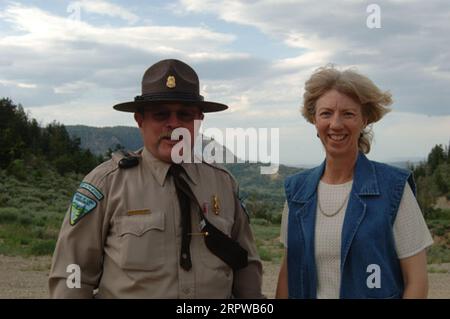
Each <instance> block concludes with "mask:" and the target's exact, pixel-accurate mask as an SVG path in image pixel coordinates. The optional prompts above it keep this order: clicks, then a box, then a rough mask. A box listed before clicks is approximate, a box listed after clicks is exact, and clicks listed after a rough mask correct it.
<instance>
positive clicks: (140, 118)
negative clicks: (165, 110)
mask: <svg viewBox="0 0 450 319" xmlns="http://www.w3.org/2000/svg"><path fill="white" fill-rule="evenodd" d="M134 120H135V121H136V123H137V125H138V127H139V128H142V122H143V121H144V115H143V114H142V113H140V112H135V113H134Z"/></svg>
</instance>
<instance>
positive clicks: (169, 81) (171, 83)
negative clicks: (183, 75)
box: [166, 75, 177, 89]
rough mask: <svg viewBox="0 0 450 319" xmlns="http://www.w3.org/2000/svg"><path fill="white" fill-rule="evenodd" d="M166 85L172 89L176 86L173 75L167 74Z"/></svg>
mask: <svg viewBox="0 0 450 319" xmlns="http://www.w3.org/2000/svg"><path fill="white" fill-rule="evenodd" d="M166 86H167V87H168V88H169V89H173V88H174V87H176V86H177V83H176V81H175V77H174V76H173V75H169V76H168V77H167V82H166Z"/></svg>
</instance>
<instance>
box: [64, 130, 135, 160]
mask: <svg viewBox="0 0 450 319" xmlns="http://www.w3.org/2000/svg"><path fill="white" fill-rule="evenodd" d="M66 129H67V132H68V133H69V135H70V136H71V137H72V138H74V139H76V138H79V139H80V146H81V147H82V148H84V149H88V150H90V151H91V152H92V153H94V154H97V155H104V154H107V153H108V152H109V151H110V150H115V149H117V148H119V146H123V147H124V148H125V149H128V150H137V149H139V148H141V147H142V145H143V142H142V137H141V134H140V132H139V129H138V128H137V127H130V126H114V127H91V126H85V125H68V126H66Z"/></svg>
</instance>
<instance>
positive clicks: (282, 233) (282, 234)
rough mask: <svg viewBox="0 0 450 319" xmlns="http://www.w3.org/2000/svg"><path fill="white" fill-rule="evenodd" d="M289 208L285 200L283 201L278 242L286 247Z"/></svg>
mask: <svg viewBox="0 0 450 319" xmlns="http://www.w3.org/2000/svg"><path fill="white" fill-rule="evenodd" d="M288 219H289V208H288V205H287V202H284V207H283V214H282V215H281V229H280V243H282V244H283V245H284V247H287V230H288Z"/></svg>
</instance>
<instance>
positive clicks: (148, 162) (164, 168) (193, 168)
mask: <svg viewBox="0 0 450 319" xmlns="http://www.w3.org/2000/svg"><path fill="white" fill-rule="evenodd" d="M142 159H143V163H144V165H145V166H146V167H147V168H149V170H150V172H151V173H152V175H153V177H154V178H155V179H156V181H157V182H158V184H159V185H160V186H164V182H165V180H166V176H167V172H168V171H169V168H170V165H172V164H171V163H167V162H164V161H161V160H160V159H157V158H156V157H155V156H154V155H153V154H152V153H151V152H150V151H148V150H147V148H145V147H144V149H143V150H142ZM181 166H182V167H183V168H184V170H185V171H186V174H187V176H188V178H189V179H190V180H191V182H192V183H193V184H194V185H197V183H198V179H199V172H198V166H197V165H196V164H195V163H182V164H181Z"/></svg>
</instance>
